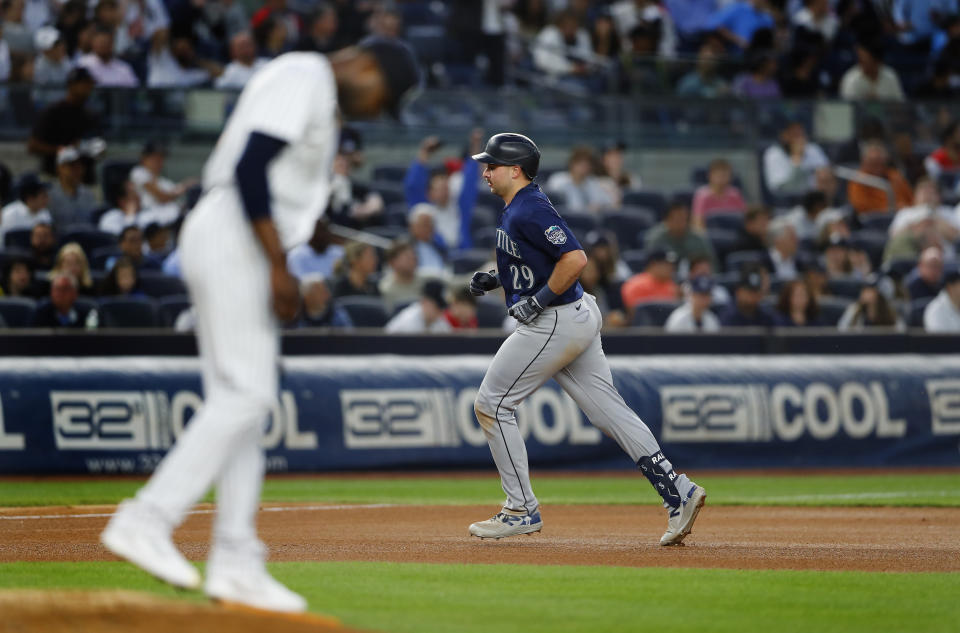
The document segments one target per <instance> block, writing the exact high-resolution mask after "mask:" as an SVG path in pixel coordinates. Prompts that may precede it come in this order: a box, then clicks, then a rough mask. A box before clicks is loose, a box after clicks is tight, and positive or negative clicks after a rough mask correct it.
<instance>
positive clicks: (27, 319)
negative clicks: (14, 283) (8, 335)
mask: <svg viewBox="0 0 960 633" xmlns="http://www.w3.org/2000/svg"><path fill="white" fill-rule="evenodd" d="M36 309H37V304H36V302H35V301H34V300H33V299H27V298H25V297H0V317H2V318H3V322H4V323H6V324H7V327H27V326H29V325H30V324H31V323H32V322H33V314H34V312H36Z"/></svg>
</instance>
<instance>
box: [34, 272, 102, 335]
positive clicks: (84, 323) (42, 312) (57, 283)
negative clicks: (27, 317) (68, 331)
mask: <svg viewBox="0 0 960 633" xmlns="http://www.w3.org/2000/svg"><path fill="white" fill-rule="evenodd" d="M99 320H100V317H99V315H98V314H97V311H96V309H95V308H92V307H89V306H86V305H77V280H76V279H74V278H73V276H72V275H70V274H69V273H57V274H56V275H54V277H53V279H51V281H50V299H49V300H47V301H44V302H43V303H41V304H40V306H39V307H38V308H37V311H36V312H35V313H34V315H33V326H34V327H52V328H73V329H83V328H86V329H88V330H93V329H96V328H97V326H98V325H99Z"/></svg>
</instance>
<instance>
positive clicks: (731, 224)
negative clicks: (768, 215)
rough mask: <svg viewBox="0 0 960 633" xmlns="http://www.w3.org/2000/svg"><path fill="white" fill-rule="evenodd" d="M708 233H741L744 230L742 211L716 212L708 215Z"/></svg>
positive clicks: (706, 221) (706, 222)
mask: <svg viewBox="0 0 960 633" xmlns="http://www.w3.org/2000/svg"><path fill="white" fill-rule="evenodd" d="M705 224H706V225H707V231H712V230H717V229H719V230H721V231H734V232H736V231H739V230H740V229H742V228H743V213H741V212H740V211H716V212H712V213H710V214H709V215H707V218H706V220H705Z"/></svg>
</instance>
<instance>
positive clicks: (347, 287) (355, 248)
mask: <svg viewBox="0 0 960 633" xmlns="http://www.w3.org/2000/svg"><path fill="white" fill-rule="evenodd" d="M376 271H377V252H376V251H375V250H374V249H373V247H372V246H370V245H369V244H364V243H363V242H350V243H349V244H347V245H346V247H345V248H344V249H343V259H340V260H339V261H338V262H337V263H336V265H335V266H334V273H336V275H337V278H336V280H335V281H334V282H333V288H331V290H332V291H333V296H334V297H347V296H352V295H365V296H370V297H377V296H380V291H379V290H378V289H377V284H376V283H375V282H374V280H373V274H374V273H375V272H376Z"/></svg>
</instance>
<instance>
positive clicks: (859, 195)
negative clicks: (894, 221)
mask: <svg viewBox="0 0 960 633" xmlns="http://www.w3.org/2000/svg"><path fill="white" fill-rule="evenodd" d="M889 161H890V154H889V152H887V147H886V145H884V144H883V142H882V141H879V140H873V141H867V142H866V143H864V145H863V150H862V157H861V160H860V169H859V170H858V173H859V174H861V175H863V176H867V177H868V179H869V180H870V181H871V182H872V183H875V184H865V183H861V182H856V181H853V180H851V181H850V182H849V183H848V184H847V199H849V200H850V206H851V207H853V210H854V211H856V212H857V213H858V214H863V213H878V212H879V213H885V212H887V211H890V210H891V209H898V208H901V207H906V206H909V205H910V203H911V201H912V200H913V190H912V189H911V188H910V183H908V182H907V179H906V178H904V176H903V174H902V173H900V170H898V169H896V168H894V167H891V166H890V162H889ZM887 187H889V188H891V189H892V194H893V199H891V197H890V195H889V193H888V191H887V190H886V188H887Z"/></svg>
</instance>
